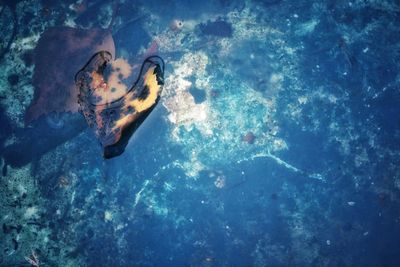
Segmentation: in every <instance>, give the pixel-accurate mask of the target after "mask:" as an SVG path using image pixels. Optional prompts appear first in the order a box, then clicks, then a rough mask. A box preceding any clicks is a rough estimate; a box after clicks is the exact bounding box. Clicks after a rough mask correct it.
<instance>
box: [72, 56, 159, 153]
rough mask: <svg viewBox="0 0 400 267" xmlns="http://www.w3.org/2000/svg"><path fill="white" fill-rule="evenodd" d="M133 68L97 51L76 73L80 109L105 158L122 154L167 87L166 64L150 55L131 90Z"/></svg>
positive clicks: (121, 59) (120, 59)
mask: <svg viewBox="0 0 400 267" xmlns="http://www.w3.org/2000/svg"><path fill="white" fill-rule="evenodd" d="M131 74H132V67H131V66H130V65H129V63H128V62H127V61H126V60H124V59H123V58H118V59H116V60H112V55H111V53H109V52H107V51H100V52H97V53H96V54H95V55H93V56H92V58H91V59H90V60H89V61H88V63H87V64H86V65H85V66H84V67H83V68H82V69H81V70H80V71H79V72H78V73H77V74H76V76H75V84H76V86H77V88H78V92H79V94H78V103H79V106H80V108H79V110H80V112H81V113H82V114H83V116H84V117H85V119H86V122H87V124H88V125H89V127H90V128H92V129H93V130H94V133H95V135H96V137H97V139H98V140H99V142H100V144H101V146H102V148H103V156H104V158H112V157H116V156H118V155H121V154H122V153H123V152H124V150H125V147H126V145H127V144H128V141H129V139H130V137H131V136H132V135H133V133H134V132H135V131H136V130H137V129H138V127H139V126H140V125H141V124H142V123H143V122H144V120H145V119H146V118H147V116H148V115H149V114H150V113H151V111H152V110H153V109H154V108H155V106H156V105H157V103H158V101H159V100H160V95H161V92H162V88H163V84H164V61H163V60H162V58H161V57H158V56H150V57H148V58H146V59H145V60H144V62H143V64H142V67H141V69H140V72H139V76H138V78H137V80H136V82H134V83H133V86H132V87H128V86H127V84H128V83H129V78H130V77H131Z"/></svg>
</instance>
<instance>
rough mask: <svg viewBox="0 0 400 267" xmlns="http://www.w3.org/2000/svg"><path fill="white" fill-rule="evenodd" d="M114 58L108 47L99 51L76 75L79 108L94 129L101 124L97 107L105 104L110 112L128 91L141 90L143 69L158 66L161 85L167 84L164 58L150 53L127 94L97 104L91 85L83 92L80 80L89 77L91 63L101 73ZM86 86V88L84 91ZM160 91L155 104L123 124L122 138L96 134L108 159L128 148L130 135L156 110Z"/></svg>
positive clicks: (104, 155)
mask: <svg viewBox="0 0 400 267" xmlns="http://www.w3.org/2000/svg"><path fill="white" fill-rule="evenodd" d="M99 56H100V57H99ZM111 59H112V55H111V54H110V53H109V52H108V51H99V52H97V53H96V54H94V55H93V56H92V57H91V58H90V59H89V61H88V62H87V63H86V64H85V66H84V67H83V68H82V69H81V70H80V71H78V73H77V74H76V75H75V83H76V85H77V87H78V90H79V95H78V103H79V105H80V111H81V113H82V114H83V116H84V117H85V119H86V122H87V123H88V125H89V127H90V128H92V129H93V128H96V129H95V131H97V130H99V128H97V123H96V120H95V115H96V113H95V109H96V107H98V106H106V107H105V108H104V110H103V111H102V113H103V112H108V111H110V112H108V113H112V111H115V110H118V109H120V108H121V107H122V105H123V101H124V99H125V98H126V97H127V95H128V94H129V93H131V92H132V91H134V90H142V88H138V87H137V86H138V84H139V83H140V82H141V79H142V78H143V75H144V73H145V72H147V71H148V70H149V68H150V67H152V66H155V69H154V74H155V75H156V79H157V83H158V84H159V85H160V86H162V85H163V84H164V68H165V63H164V60H163V59H162V58H161V57H159V56H155V55H153V56H149V57H147V58H146V59H145V60H144V61H143V63H142V66H141V68H140V71H139V74H138V77H137V79H136V81H135V82H134V83H133V85H132V86H131V87H130V89H129V90H128V91H127V92H126V93H125V95H124V96H122V97H120V98H118V99H115V100H114V101H112V102H109V103H107V104H94V103H93V102H91V100H93V99H90V97H91V94H92V93H93V91H91V89H90V88H84V89H83V91H84V92H82V86H81V85H80V81H81V80H82V79H85V78H87V77H84V75H85V74H86V75H87V72H86V71H85V70H86V69H88V68H90V67H92V69H96V71H97V72H98V73H102V74H103V72H104V70H105V67H106V66H107V64H108V63H109V62H110V61H111ZM99 61H100V64H99ZM93 66H97V67H94V68H93ZM82 75H83V76H82ZM140 86H142V85H140ZM85 89H86V91H85ZM161 91H162V87H161V90H160V92H159V94H160V93H161ZM159 94H158V96H157V99H156V101H155V103H154V104H153V105H151V106H150V107H149V108H148V109H146V110H145V111H142V112H139V113H138V114H137V117H136V118H135V119H134V120H133V121H132V122H130V123H128V124H127V125H126V126H125V127H122V129H121V134H120V138H119V139H118V140H117V141H116V142H113V141H112V140H113V138H114V136H113V135H112V134H111V135H109V136H107V135H105V137H99V136H97V138H98V139H99V141H100V143H101V145H102V147H103V157H104V158H106V159H109V158H113V157H116V156H119V155H121V154H122V153H123V152H124V151H125V147H126V145H127V144H128V142H129V139H130V138H131V136H132V135H133V133H134V132H135V131H136V130H137V129H138V128H139V126H140V125H141V124H142V123H143V122H144V120H145V119H146V118H147V116H148V115H149V114H150V113H151V112H152V111H153V109H154V108H155V106H156V105H157V103H158V102H159V99H160V95H159ZM141 95H142V94H141V93H139V94H138V95H137V97H136V98H140V97H141ZM118 118H119V117H117V118H116V119H118ZM111 120H113V119H112V118H111ZM114 120H115V119H114ZM110 140H111V141H110Z"/></svg>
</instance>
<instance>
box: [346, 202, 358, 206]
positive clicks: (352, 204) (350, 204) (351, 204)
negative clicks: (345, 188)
mask: <svg viewBox="0 0 400 267" xmlns="http://www.w3.org/2000/svg"><path fill="white" fill-rule="evenodd" d="M347 204H348V205H349V206H352V207H353V206H354V205H355V204H356V202H354V201H349V202H347Z"/></svg>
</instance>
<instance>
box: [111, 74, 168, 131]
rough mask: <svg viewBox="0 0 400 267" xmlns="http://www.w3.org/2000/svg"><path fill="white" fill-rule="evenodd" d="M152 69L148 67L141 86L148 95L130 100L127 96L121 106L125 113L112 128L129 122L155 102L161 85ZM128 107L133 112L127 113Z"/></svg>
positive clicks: (114, 128)
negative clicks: (146, 89)
mask: <svg viewBox="0 0 400 267" xmlns="http://www.w3.org/2000/svg"><path fill="white" fill-rule="evenodd" d="M154 70H155V67H151V68H150V69H148V70H147V72H146V74H145V76H144V79H143V87H147V88H148V90H149V91H148V95H147V96H146V97H145V98H144V99H143V98H142V99H140V98H135V99H133V100H131V98H127V99H126V100H125V103H124V108H123V110H124V111H125V114H126V115H125V116H123V117H121V118H120V119H119V120H117V121H116V122H115V124H114V127H113V130H116V129H117V128H120V127H122V126H124V125H127V124H129V123H131V122H132V121H134V120H135V119H136V118H137V115H138V113H141V112H143V111H146V110H147V109H149V108H151V107H152V106H153V105H155V104H156V100H157V97H158V96H159V94H160V90H161V86H160V85H159V84H158V81H157V75H156V74H155V73H154ZM130 108H132V110H134V112H133V113H129V111H128V110H129V109H130Z"/></svg>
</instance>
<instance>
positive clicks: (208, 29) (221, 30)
mask: <svg viewBox="0 0 400 267" xmlns="http://www.w3.org/2000/svg"><path fill="white" fill-rule="evenodd" d="M200 30H201V32H202V33H203V34H204V35H212V36H217V37H232V32H233V29H232V25H231V24H230V23H228V22H226V21H223V20H222V19H218V20H216V21H208V22H207V23H202V24H200Z"/></svg>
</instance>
